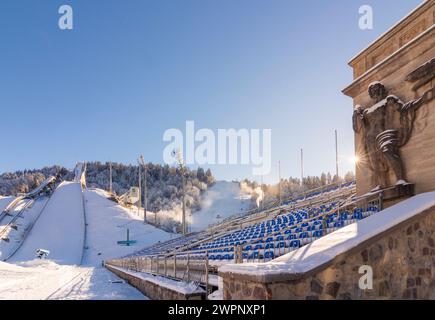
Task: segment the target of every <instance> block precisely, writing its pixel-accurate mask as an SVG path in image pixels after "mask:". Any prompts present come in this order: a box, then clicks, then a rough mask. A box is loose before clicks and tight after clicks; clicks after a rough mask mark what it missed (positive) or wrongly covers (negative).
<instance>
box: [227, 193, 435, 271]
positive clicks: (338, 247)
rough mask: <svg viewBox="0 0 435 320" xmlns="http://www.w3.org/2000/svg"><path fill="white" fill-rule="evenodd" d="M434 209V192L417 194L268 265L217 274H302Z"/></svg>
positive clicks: (230, 267)
mask: <svg viewBox="0 0 435 320" xmlns="http://www.w3.org/2000/svg"><path fill="white" fill-rule="evenodd" d="M433 206H435V192H427V193H423V194H419V195H417V196H414V197H412V198H409V199H407V200H404V201H402V202H400V203H398V204H396V205H394V206H392V207H389V208H387V209H385V210H383V211H380V212H379V213H377V214H374V215H372V216H370V217H368V218H366V219H363V220H361V221H358V222H356V223H353V224H350V225H348V226H346V227H344V228H341V229H339V230H337V231H335V232H333V233H330V234H328V235H326V236H324V237H322V238H320V239H318V240H316V241H314V242H312V243H311V244H310V245H307V246H304V247H301V248H299V249H298V250H295V251H292V252H290V253H288V254H285V255H283V256H281V257H279V258H277V259H275V260H272V261H270V262H268V263H245V264H229V265H224V266H222V267H220V268H219V274H220V275H221V276H223V275H224V274H225V273H229V274H233V275H246V276H254V277H256V278H257V279H259V278H260V279H266V278H269V279H271V278H273V277H274V276H282V275H289V276H290V275H298V274H299V275H300V274H304V273H306V272H309V271H311V270H314V269H316V268H318V267H321V266H322V265H325V264H326V263H328V262H330V261H331V260H333V259H334V258H335V257H337V256H338V255H340V254H342V253H345V252H347V251H349V250H350V249H352V248H354V247H356V246H358V245H359V244H361V243H363V242H365V241H367V240H369V239H370V238H372V237H374V236H376V235H378V234H380V233H382V232H384V231H387V230H389V229H390V228H393V227H394V226H396V225H398V224H399V223H401V222H404V221H406V220H408V219H410V218H412V217H414V216H416V215H418V214H419V213H422V212H423V211H425V210H427V209H429V208H431V207H433Z"/></svg>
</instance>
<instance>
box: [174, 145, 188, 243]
mask: <svg viewBox="0 0 435 320" xmlns="http://www.w3.org/2000/svg"><path fill="white" fill-rule="evenodd" d="M176 153H177V162H178V168H179V169H180V172H181V180H182V184H183V200H182V201H183V203H182V205H183V216H182V220H181V221H182V233H183V235H184V236H185V235H186V234H187V223H186V166H185V164H184V159H183V154H182V151H181V150H180V149H178V150H177V151H176Z"/></svg>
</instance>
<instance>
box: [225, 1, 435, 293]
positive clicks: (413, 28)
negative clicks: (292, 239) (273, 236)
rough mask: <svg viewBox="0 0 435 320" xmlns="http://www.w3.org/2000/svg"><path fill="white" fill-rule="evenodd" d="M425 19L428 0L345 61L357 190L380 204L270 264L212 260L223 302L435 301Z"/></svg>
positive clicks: (430, 62) (433, 143) (433, 51)
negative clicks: (377, 196) (381, 199)
mask: <svg viewBox="0 0 435 320" xmlns="http://www.w3.org/2000/svg"><path fill="white" fill-rule="evenodd" d="M434 23H435V1H434V0H428V1H425V2H423V3H422V4H421V5H420V6H419V7H417V8H416V9H415V10H414V11H412V12H411V13H410V14H409V15H408V16H406V17H405V18H404V19H402V20H401V21H400V22H398V23H397V24H396V25H395V26H394V27H392V28H391V29H390V30H388V31H387V32H386V33H385V34H384V35H382V36H381V37H380V38H378V39H377V40H376V41H375V42H373V43H372V44H371V45H369V46H368V47H367V48H366V49H364V50H363V51H362V52H360V53H359V54H358V55H357V56H355V57H354V58H353V59H352V60H351V61H350V62H349V65H350V66H351V67H352V68H353V75H354V79H353V81H352V83H351V84H350V85H349V86H347V87H346V88H345V89H344V90H343V93H344V94H345V95H347V96H349V97H351V98H352V99H353V104H354V117H353V124H354V129H355V149H356V150H355V152H356V155H357V156H358V157H359V158H360V161H359V162H358V165H357V169H356V181H357V193H358V195H365V194H367V193H371V194H374V193H380V192H382V194H385V195H386V197H387V198H386V199H385V200H386V201H387V203H386V204H387V205H386V207H387V208H386V209H385V210H383V211H381V212H379V213H378V214H375V215H374V216H372V217H369V218H367V219H363V220H361V221H358V222H356V223H353V224H351V225H349V226H346V227H344V228H343V229H340V230H338V231H335V232H333V233H331V234H328V235H326V236H324V237H322V238H320V239H318V240H315V241H314V242H312V243H310V244H309V245H306V246H303V247H301V248H299V249H297V250H295V251H292V252H290V253H288V254H286V255H284V256H281V257H279V258H277V259H275V260H272V261H270V262H267V263H258V264H255V263H245V264H236V265H225V266H223V267H221V268H220V269H219V274H220V276H221V277H222V278H223V297H224V299H248V300H250V299H435V280H434V279H435V191H434V190H435V99H434V90H435V89H434V78H435V60H434V58H435V34H434V33H435V30H434ZM414 194H416V195H415V196H414ZM411 196H412V197H411ZM368 270H370V272H369V271H368ZM367 272H369V273H370V274H369V275H368V276H370V278H371V279H372V280H373V281H372V282H371V283H368V282H367V283H364V281H365V280H364V279H365V278H364V275H366V273H367ZM361 281H362V282H363V283H361Z"/></svg>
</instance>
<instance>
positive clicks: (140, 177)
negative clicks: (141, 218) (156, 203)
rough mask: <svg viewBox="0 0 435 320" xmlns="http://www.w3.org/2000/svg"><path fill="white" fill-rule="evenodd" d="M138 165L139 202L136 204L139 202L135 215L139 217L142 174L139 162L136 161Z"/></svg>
mask: <svg viewBox="0 0 435 320" xmlns="http://www.w3.org/2000/svg"><path fill="white" fill-rule="evenodd" d="M138 164H139V177H138V180H139V201H138V202H139V204H138V206H137V214H138V215H139V214H140V209H141V207H142V172H141V168H140V162H139V160H138Z"/></svg>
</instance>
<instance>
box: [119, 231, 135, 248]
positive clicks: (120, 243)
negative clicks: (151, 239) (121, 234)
mask: <svg viewBox="0 0 435 320" xmlns="http://www.w3.org/2000/svg"><path fill="white" fill-rule="evenodd" d="M116 243H117V244H119V245H121V246H131V245H132V244H135V243H136V240H130V229H127V240H121V241H117V242H116Z"/></svg>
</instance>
